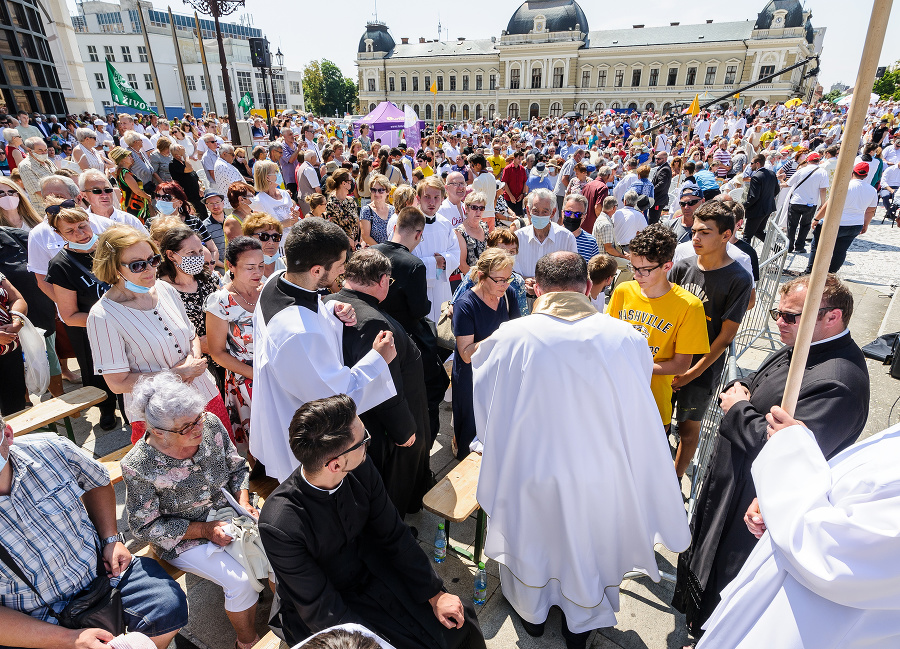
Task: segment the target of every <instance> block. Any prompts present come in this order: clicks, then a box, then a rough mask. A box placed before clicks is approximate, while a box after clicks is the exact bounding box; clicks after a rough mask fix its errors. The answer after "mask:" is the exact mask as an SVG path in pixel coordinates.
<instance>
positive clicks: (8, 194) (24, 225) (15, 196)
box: [0, 176, 43, 232]
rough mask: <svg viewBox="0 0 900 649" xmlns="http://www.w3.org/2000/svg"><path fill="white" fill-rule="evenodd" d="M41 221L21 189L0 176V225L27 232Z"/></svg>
mask: <svg viewBox="0 0 900 649" xmlns="http://www.w3.org/2000/svg"><path fill="white" fill-rule="evenodd" d="M42 220H43V219H42V218H41V215H40V214H38V213H37V210H35V209H34V207H32V205H31V202H30V201H29V200H28V196H27V195H26V194H25V192H24V191H23V190H22V188H21V187H19V186H18V185H17V184H16V183H14V182H13V181H12V180H10V179H9V178H7V177H6V176H0V225H2V226H4V227H7V228H19V229H21V230H25V231H26V232H27V231H30V230H31V228H33V227H36V226H37V225H38V224H39V223H40V222H41V221H42Z"/></svg>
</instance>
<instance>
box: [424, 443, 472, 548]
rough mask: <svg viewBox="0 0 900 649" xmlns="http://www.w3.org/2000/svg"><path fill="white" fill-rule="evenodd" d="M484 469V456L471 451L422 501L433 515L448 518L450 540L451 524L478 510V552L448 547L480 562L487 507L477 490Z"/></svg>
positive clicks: (447, 531) (446, 526)
mask: <svg viewBox="0 0 900 649" xmlns="http://www.w3.org/2000/svg"><path fill="white" fill-rule="evenodd" d="M480 471H481V455H479V454H478V453H469V456H468V457H467V458H466V459H464V460H463V461H462V462H460V463H459V464H457V465H456V466H455V467H453V469H452V470H451V471H450V473H448V474H447V475H445V476H444V477H443V478H441V480H440V481H439V482H438V483H437V484H436V485H434V487H432V488H431V490H430V491H429V492H428V493H427V494H425V497H424V498H423V499H422V504H423V506H424V507H425V509H427V510H428V511H430V512H431V513H432V514H436V515H438V516H440V517H441V518H443V519H444V531H445V532H446V533H447V539H448V540H449V539H450V523H451V522H453V523H462V522H463V521H465V520H466V519H467V518H469V516H471V515H472V514H473V513H474V512H475V511H476V510H477V511H478V517H477V518H476V520H475V548H474V549H475V552H474V554H473V553H470V552H468V551H467V550H465V549H463V548H459V547H452V546H449V545H448V547H449V548H450V549H451V550H453V551H454V552H456V553H457V554H461V555H462V556H464V557H466V558H468V559H470V560H471V561H473V562H474V563H475V565H478V563H479V562H480V561H481V553H482V551H483V550H484V533H485V520H486V517H485V515H484V510H482V509H481V508H480V507H479V506H478V499H477V498H476V492H477V490H478V473H479V472H480Z"/></svg>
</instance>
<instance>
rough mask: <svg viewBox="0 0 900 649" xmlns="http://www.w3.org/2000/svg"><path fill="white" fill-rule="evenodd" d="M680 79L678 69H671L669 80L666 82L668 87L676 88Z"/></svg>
mask: <svg viewBox="0 0 900 649" xmlns="http://www.w3.org/2000/svg"><path fill="white" fill-rule="evenodd" d="M677 79H678V68H669V78H668V80H667V81H666V85H667V86H674V85H675V81H676V80H677Z"/></svg>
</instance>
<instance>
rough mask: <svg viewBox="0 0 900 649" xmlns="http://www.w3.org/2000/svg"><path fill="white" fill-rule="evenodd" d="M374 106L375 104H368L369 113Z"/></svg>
mask: <svg viewBox="0 0 900 649" xmlns="http://www.w3.org/2000/svg"><path fill="white" fill-rule="evenodd" d="M375 108H376V106H375V104H369V112H370V113H371V112H372V111H373V110H375Z"/></svg>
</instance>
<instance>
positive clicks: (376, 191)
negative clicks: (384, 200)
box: [370, 187, 387, 194]
mask: <svg viewBox="0 0 900 649" xmlns="http://www.w3.org/2000/svg"><path fill="white" fill-rule="evenodd" d="M370 191H371V192H372V193H373V194H387V190H386V189H385V188H384V187H373V188H372V189H371V190H370Z"/></svg>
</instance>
